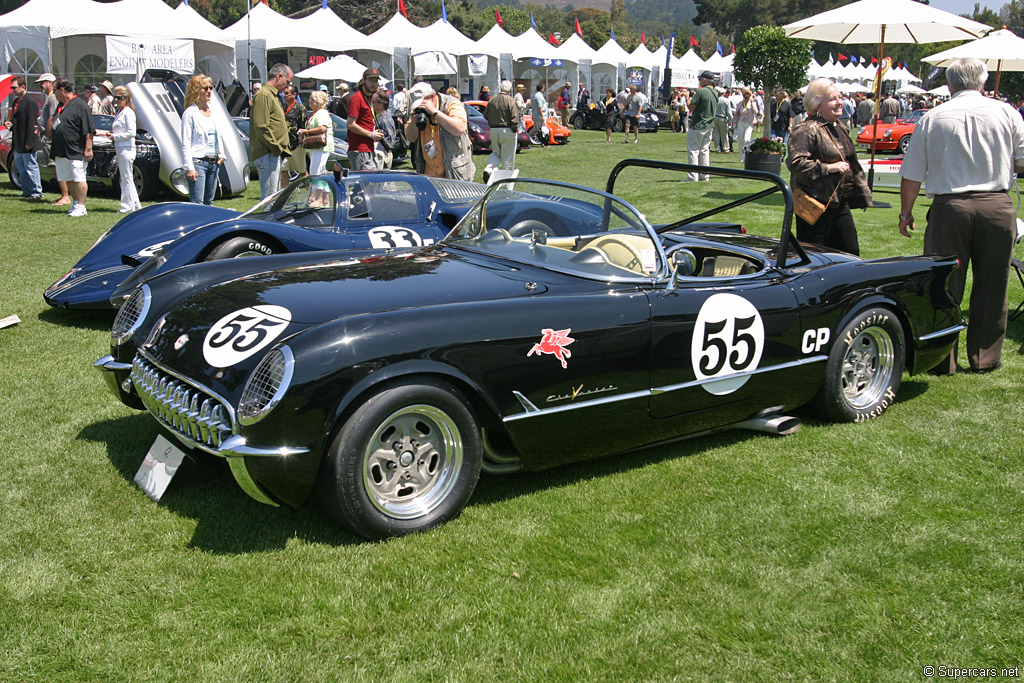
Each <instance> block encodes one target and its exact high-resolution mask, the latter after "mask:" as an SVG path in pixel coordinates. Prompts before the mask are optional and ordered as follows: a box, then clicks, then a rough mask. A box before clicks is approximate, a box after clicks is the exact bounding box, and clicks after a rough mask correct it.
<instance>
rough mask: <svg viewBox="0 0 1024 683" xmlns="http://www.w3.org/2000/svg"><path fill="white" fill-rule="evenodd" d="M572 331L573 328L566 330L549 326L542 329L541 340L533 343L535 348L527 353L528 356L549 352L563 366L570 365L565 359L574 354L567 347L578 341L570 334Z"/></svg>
mask: <svg viewBox="0 0 1024 683" xmlns="http://www.w3.org/2000/svg"><path fill="white" fill-rule="evenodd" d="M570 332H572V329H571V328H570V329H565V330H552V329H549V328H544V329H542V330H541V334H542V335H543V336H542V337H541V338H540V341H539V342H537V343H536V344H534V345H533V348H532V349H530V352H529V353H528V354H526V357H527V358H529V357H530V356H532V355H533V354H537V355H538V356H539V355H541V354H542V353H549V354H551V355H552V356H554V357H555V358H557V359H558V361H559V362H560V363H561V364H562V367H563V368H567V367H569V366H568V365H567V364H566V362H565V359H566V358H569V357H570V356H572V352H571V351H570V350H569V349H567V348H565V347H567V346H568V345H569V344H572V343H573V342H574V341H576V340H575V339H573V338H572V337H570V336H569V333H570Z"/></svg>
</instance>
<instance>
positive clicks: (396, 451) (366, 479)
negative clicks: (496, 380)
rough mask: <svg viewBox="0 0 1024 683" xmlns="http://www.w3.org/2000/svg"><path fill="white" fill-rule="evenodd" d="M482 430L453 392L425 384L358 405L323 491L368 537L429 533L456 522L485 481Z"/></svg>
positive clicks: (329, 504)
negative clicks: (476, 489) (474, 491)
mask: <svg viewBox="0 0 1024 683" xmlns="http://www.w3.org/2000/svg"><path fill="white" fill-rule="evenodd" d="M481 462H482V446H481V438H480V427H479V425H478V424H477V422H476V420H475V419H474V417H473V414H472V412H471V411H470V409H469V407H468V405H467V404H466V401H465V399H464V398H463V397H462V395H461V394H460V393H459V392H458V391H456V390H455V389H454V388H453V387H450V386H448V385H447V384H443V383H441V382H434V381H431V380H422V381H421V382H419V383H416V384H405V385H399V386H396V387H392V388H389V389H384V390H383V391H380V392H379V393H377V394H376V395H374V396H372V397H370V398H369V399H368V400H367V401H366V402H365V403H364V404H363V405H361V406H359V408H357V409H356V411H355V412H354V413H352V415H351V417H349V418H348V420H346V421H345V424H344V426H343V427H342V428H341V431H340V432H338V435H337V436H336V437H335V438H334V441H333V442H332V444H331V448H330V451H329V453H328V455H327V457H326V458H325V460H324V465H323V467H322V468H321V472H320V477H319V479H318V481H317V490H318V494H319V497H320V501H321V504H322V505H323V506H324V508H325V509H326V511H327V512H328V513H329V514H330V515H331V517H333V518H334V519H335V520H336V521H338V522H340V523H341V524H343V525H344V526H345V527H346V528H348V529H349V530H350V531H352V532H353V533H356V534H358V535H360V536H363V537H364V538H369V539H379V538H387V537H391V536H402V535H405V534H410V533H416V532H420V531H426V530H427V529H431V528H433V527H436V526H438V525H440V524H443V523H445V522H447V521H448V520H450V519H453V518H454V517H456V516H458V514H459V513H460V512H462V509H463V507H465V505H466V503H467V502H468V501H469V498H470V496H472V495H473V490H474V489H475V488H476V483H477V480H478V479H479V477H480V465H481Z"/></svg>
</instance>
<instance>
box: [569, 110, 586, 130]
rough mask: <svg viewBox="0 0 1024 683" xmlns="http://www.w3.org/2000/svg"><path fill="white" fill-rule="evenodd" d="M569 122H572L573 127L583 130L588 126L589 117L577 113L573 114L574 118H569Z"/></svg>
mask: <svg viewBox="0 0 1024 683" xmlns="http://www.w3.org/2000/svg"><path fill="white" fill-rule="evenodd" d="M569 123H571V124H572V127H573V128H575V129H576V130H583V129H584V128H586V127H587V117H586V116H584V115H583V114H582V113H576V114H573V115H572V119H570V120H569Z"/></svg>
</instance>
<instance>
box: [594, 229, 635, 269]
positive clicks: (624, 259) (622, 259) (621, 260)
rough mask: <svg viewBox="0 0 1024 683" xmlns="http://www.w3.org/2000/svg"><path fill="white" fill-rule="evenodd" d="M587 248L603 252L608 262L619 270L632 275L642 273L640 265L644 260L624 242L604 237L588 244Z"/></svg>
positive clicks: (615, 238) (632, 247)
mask: <svg viewBox="0 0 1024 683" xmlns="http://www.w3.org/2000/svg"><path fill="white" fill-rule="evenodd" d="M587 247H589V248H592V249H598V250H600V251H603V252H604V253H605V255H606V256H608V260H609V261H611V262H612V263H614V264H615V265H617V266H619V267H620V268H625V269H626V270H632V271H633V272H634V273H642V272H643V270H642V266H641V264H642V263H643V260H644V259H643V256H641V255H640V250H639V249H637V248H636V247H634V246H633V245H632V244H630V243H629V242H627V241H625V240H621V239H619V238H618V237H612V236H610V235H605V236H604V237H598V238H597V239H596V240H594V241H593V242H590V243H589V244H587Z"/></svg>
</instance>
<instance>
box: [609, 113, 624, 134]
mask: <svg viewBox="0 0 1024 683" xmlns="http://www.w3.org/2000/svg"><path fill="white" fill-rule="evenodd" d="M612 130H613V131H615V132H616V133H621V132H622V131H624V130H626V122H625V121H624V120H623V119H622V117H621V116H617V117H615V121H614V122H613V123H612Z"/></svg>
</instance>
